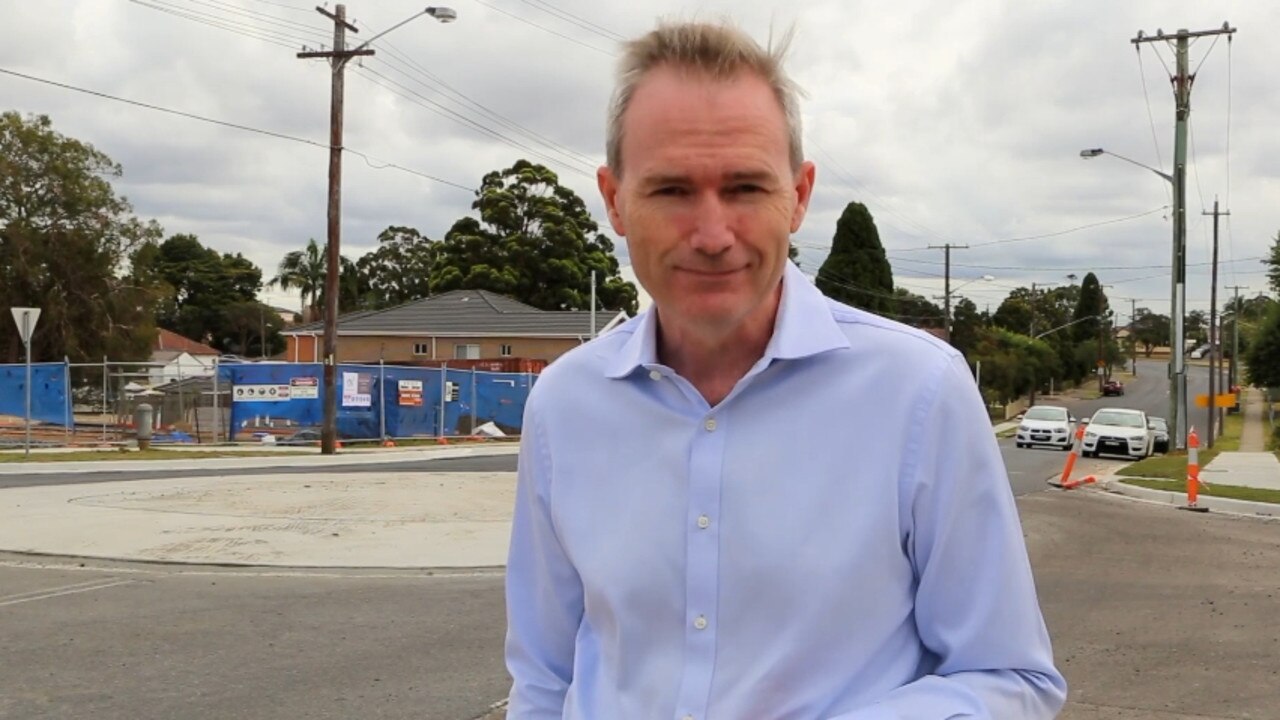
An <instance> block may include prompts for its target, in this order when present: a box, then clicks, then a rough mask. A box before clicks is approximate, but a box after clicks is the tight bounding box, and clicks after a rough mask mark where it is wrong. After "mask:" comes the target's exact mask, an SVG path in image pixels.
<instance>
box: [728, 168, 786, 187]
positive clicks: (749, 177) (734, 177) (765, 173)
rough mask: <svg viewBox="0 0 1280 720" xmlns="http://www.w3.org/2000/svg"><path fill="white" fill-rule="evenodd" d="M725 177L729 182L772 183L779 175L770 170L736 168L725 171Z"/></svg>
mask: <svg viewBox="0 0 1280 720" xmlns="http://www.w3.org/2000/svg"><path fill="white" fill-rule="evenodd" d="M724 179H725V180H727V181H729V182H754V183H761V184H763V183H770V182H776V181H777V179H778V176H777V175H775V174H774V173H773V172H771V171H769V170H734V171H732V172H728V173H725V176H724Z"/></svg>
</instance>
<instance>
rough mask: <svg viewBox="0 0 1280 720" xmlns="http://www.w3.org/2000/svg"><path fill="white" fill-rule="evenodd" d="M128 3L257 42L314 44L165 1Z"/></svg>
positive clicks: (304, 38) (308, 38) (311, 38)
mask: <svg viewBox="0 0 1280 720" xmlns="http://www.w3.org/2000/svg"><path fill="white" fill-rule="evenodd" d="M129 2H131V3H133V4H135V5H141V6H142V7H146V8H151V9H152V10H157V11H159V12H163V13H167V14H169V15H174V16H177V17H180V18H184V19H186V20H190V21H192V22H196V23H200V24H202V25H208V26H211V27H216V28H219V29H222V30H229V31H231V32H234V33H236V34H238V35H244V36H246V37H252V38H255V39H258V40H265V41H267V42H274V43H275V44H277V45H283V46H285V47H289V48H292V47H294V46H295V45H296V44H297V43H298V42H316V38H315V36H304V35H299V34H297V33H295V32H286V31H284V30H275V29H272V28H264V27H261V26H257V25H252V24H249V23H245V22H242V21H238V20H231V19H228V18H224V17H219V16H217V15H213V14H210V13H206V12H202V11H199V10H192V9H189V8H186V7H184V6H181V5H174V4H173V3H170V2H166V1H165V0H147V1H144V0H129Z"/></svg>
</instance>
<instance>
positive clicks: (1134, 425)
mask: <svg viewBox="0 0 1280 720" xmlns="http://www.w3.org/2000/svg"><path fill="white" fill-rule="evenodd" d="M1154 451H1155V433H1154V432H1152V430H1151V425H1150V424H1149V423H1148V422H1147V414H1146V413H1144V412H1142V411H1141V410H1130V409H1128V408H1103V409H1101V410H1099V411H1098V412H1096V413H1094V414H1093V419H1092V420H1090V421H1089V425H1088V427H1086V428H1085V432H1084V442H1083V443H1081V445H1080V452H1081V454H1083V455H1084V456H1085V457H1097V456H1098V454H1099V453H1106V454H1108V455H1129V456H1130V457H1134V458H1138V459H1142V458H1144V457H1148V456H1150V455H1151V454H1152V452H1154Z"/></svg>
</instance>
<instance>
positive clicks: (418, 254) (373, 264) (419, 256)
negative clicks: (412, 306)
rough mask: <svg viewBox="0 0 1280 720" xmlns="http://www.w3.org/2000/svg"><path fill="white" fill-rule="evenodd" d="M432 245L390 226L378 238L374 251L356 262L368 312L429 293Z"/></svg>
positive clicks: (411, 231)
mask: <svg viewBox="0 0 1280 720" xmlns="http://www.w3.org/2000/svg"><path fill="white" fill-rule="evenodd" d="M436 249H437V248H436V244H435V243H433V242H431V241H430V240H429V239H427V238H425V237H423V236H422V234H421V233H419V232H418V231H417V230H415V229H413V228H410V227H401V226H396V225H392V226H390V227H388V228H387V229H386V230H383V231H382V233H381V234H379V235H378V247H377V249H375V250H373V251H371V252H368V253H365V254H364V255H362V256H360V258H359V259H358V260H356V268H357V270H358V271H359V273H360V276H361V278H362V279H361V284H363V285H366V286H367V287H368V295H367V297H366V299H365V304H366V305H367V307H369V308H370V309H380V308H388V307H393V306H395V305H401V304H403V303H407V302H411V301H413V300H421V299H422V298H425V297H427V296H428V295H430V294H431V270H432V268H433V266H434V265H435V257H436Z"/></svg>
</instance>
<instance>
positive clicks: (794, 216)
mask: <svg viewBox="0 0 1280 720" xmlns="http://www.w3.org/2000/svg"><path fill="white" fill-rule="evenodd" d="M816 175H817V169H816V168H815V167H814V164H813V162H812V161H809V160H806V161H804V163H803V164H801V165H800V170H799V172H797V173H796V184H795V188H794V189H795V193H796V207H795V210H793V211H792V212H791V232H793V233H795V232H798V231H799V230H800V226H801V225H803V224H804V216H805V214H806V213H807V212H808V211H809V199H810V198H812V197H813V182H814V179H815V177H816Z"/></svg>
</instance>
